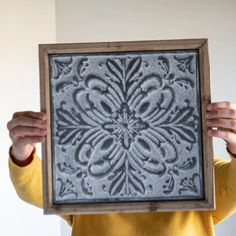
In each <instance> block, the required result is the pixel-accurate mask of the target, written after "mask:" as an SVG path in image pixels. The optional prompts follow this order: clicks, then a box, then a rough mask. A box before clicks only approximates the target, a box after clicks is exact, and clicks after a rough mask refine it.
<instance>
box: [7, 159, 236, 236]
mask: <svg viewBox="0 0 236 236" xmlns="http://www.w3.org/2000/svg"><path fill="white" fill-rule="evenodd" d="M214 165H215V175H216V210H215V211H195V212H194V211H189V212H165V213H132V214H131V213H130V214H100V215H76V216H62V217H63V218H64V219H65V220H67V222H68V223H69V224H70V225H71V226H72V236H154V235H155V236H212V235H214V224H217V223H219V222H221V221H222V220H224V219H225V218H226V217H228V216H229V215H231V214H232V213H234V212H235V210H236V159H235V158H231V162H229V161H226V160H222V159H220V158H215V159H214ZM9 167H10V176H11V179H12V182H13V184H14V186H15V189H16V192H17V194H18V195H19V197H20V198H22V199H23V200H24V201H26V202H28V203H30V204H33V205H35V206H38V207H42V175H41V160H40V159H39V158H38V157H37V156H36V155H35V156H34V159H33V161H32V162H31V164H29V165H28V166H26V167H19V166H17V165H15V164H14V163H13V162H12V161H11V159H9Z"/></svg>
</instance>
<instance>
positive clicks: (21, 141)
mask: <svg viewBox="0 0 236 236" xmlns="http://www.w3.org/2000/svg"><path fill="white" fill-rule="evenodd" d="M45 139H46V137H45V136H30V137H28V136H25V137H21V138H18V139H16V140H15V142H14V146H15V147H16V148H17V147H24V146H26V145H29V144H31V145H32V146H34V145H35V144H36V143H42V142H44V141H45Z"/></svg>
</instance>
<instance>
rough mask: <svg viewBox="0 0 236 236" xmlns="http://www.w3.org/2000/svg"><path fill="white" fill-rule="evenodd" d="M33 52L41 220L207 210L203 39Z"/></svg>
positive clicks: (209, 185)
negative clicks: (44, 126)
mask: <svg viewBox="0 0 236 236" xmlns="http://www.w3.org/2000/svg"><path fill="white" fill-rule="evenodd" d="M39 52H40V53H39V55H40V84H41V110H42V111H44V112H46V114H47V119H48V124H49V133H48V136H47V140H46V143H45V144H43V156H44V158H43V177H44V179H43V183H44V188H43V189H44V211H45V213H56V214H75V213H89V214H90V213H101V212H138V211H172V210H210V209H213V208H214V183H213V182H214V179H213V164H212V156H213V153H212V140H211V138H209V137H207V135H206V120H205V110H206V105H207V104H208V103H209V102H210V78H209V61H208V48H207V40H206V39H188V40H165V41H141V42H140V41H135V42H110V43H78V44H50V45H45V44H44V45H40V46H39Z"/></svg>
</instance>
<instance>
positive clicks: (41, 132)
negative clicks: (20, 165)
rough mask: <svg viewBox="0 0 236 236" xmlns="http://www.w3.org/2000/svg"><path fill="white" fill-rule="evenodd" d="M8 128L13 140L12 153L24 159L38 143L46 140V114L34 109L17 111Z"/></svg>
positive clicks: (17, 157)
mask: <svg viewBox="0 0 236 236" xmlns="http://www.w3.org/2000/svg"><path fill="white" fill-rule="evenodd" d="M7 128H8V130H9V136H10V138H11V140H12V149H11V154H12V155H13V156H14V157H15V158H16V159H18V160H20V161H23V160H25V159H27V157H28V156H29V155H30V154H31V152H32V151H33V148H34V146H35V144H36V143H38V142H43V141H44V140H45V137H46V133H47V121H46V115H45V114H44V113H41V112H32V111H23V112H16V113H14V114H13V117H12V120H10V121H9V122H8V123H7Z"/></svg>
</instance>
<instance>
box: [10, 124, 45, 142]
mask: <svg viewBox="0 0 236 236" xmlns="http://www.w3.org/2000/svg"><path fill="white" fill-rule="evenodd" d="M9 134H10V137H11V138H12V139H15V138H18V137H24V136H45V135H46V134H47V129H39V128H34V127H24V126H17V127H15V128H13V129H11V131H10V132H9Z"/></svg>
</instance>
